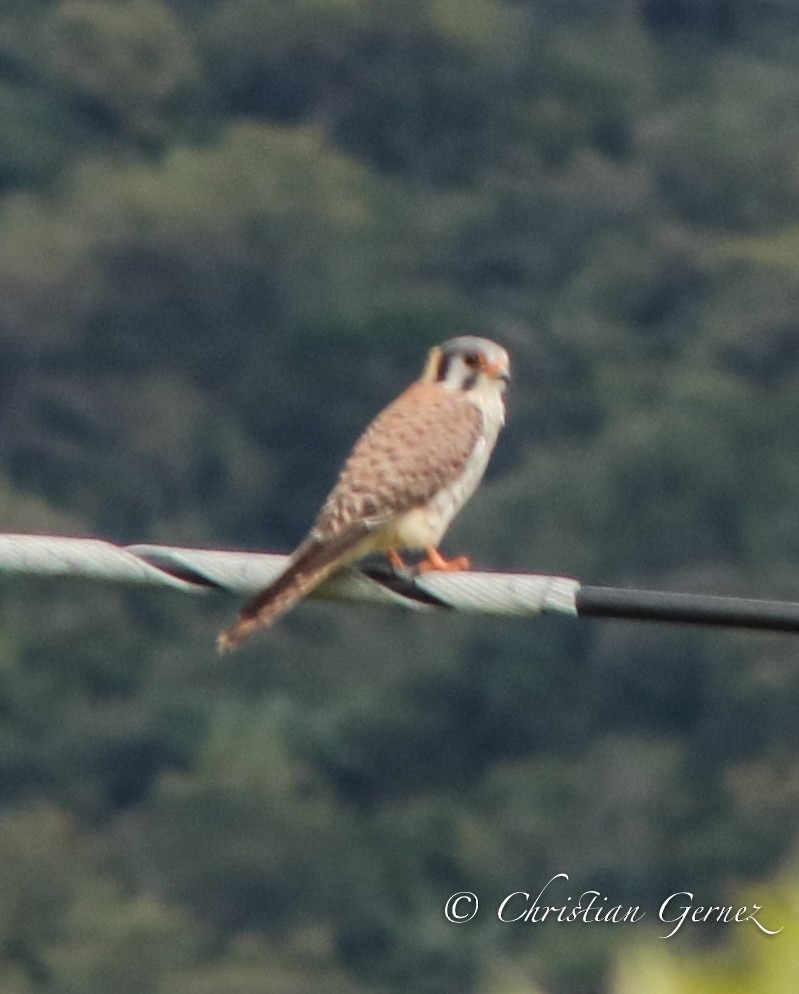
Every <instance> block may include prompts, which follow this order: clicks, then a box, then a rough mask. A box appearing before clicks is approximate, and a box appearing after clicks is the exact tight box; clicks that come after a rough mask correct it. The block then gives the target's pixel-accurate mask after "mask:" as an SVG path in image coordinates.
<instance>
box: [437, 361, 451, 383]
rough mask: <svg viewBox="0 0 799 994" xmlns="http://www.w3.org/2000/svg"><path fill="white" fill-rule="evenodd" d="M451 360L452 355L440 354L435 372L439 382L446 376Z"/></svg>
mask: <svg viewBox="0 0 799 994" xmlns="http://www.w3.org/2000/svg"><path fill="white" fill-rule="evenodd" d="M451 361H452V356H448V355H442V356H441V359H440V361H439V363H438V373H437V374H436V380H438V382H439V383H440V382H441V380H445V379H446V378H447V373H448V372H449V367H450V363H451Z"/></svg>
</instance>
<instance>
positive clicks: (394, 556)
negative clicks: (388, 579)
mask: <svg viewBox="0 0 799 994" xmlns="http://www.w3.org/2000/svg"><path fill="white" fill-rule="evenodd" d="M509 380H510V360H509V358H508V353H507V352H506V351H505V349H503V348H502V347H501V346H500V345H497V344H496V343H495V342H491V341H489V340H488V339H486V338H476V337H474V336H472V335H464V336H462V337H460V338H452V339H450V340H449V341H447V342H444V344H443V345H439V346H436V347H435V348H433V349H431V350H430V353H429V355H428V358H427V362H426V364H425V367H424V371H423V373H422V376H421V378H420V379H419V380H417V381H416V382H415V383H413V384H411V386H409V387H408V389H407V390H405V391H404V392H403V393H401V394H400V396H399V397H397V399H396V400H395V401H394V402H393V403H391V404H389V405H388V407H386V408H385V410H383V411H382V412H381V413H380V414H378V416H377V417H376V418H375V419H374V421H372V423H371V424H370V425H369V426H368V428H367V429H366V431H365V432H364V433H363V435H361V437H360V438H359V439H358V441H357V442H356V444H355V448H354V449H353V450H352V452H351V454H350V456H349V458H348V459H347V461H346V463H345V464H344V468H343V469H342V471H341V474H340V475H339V478H338V481H337V483H336V485H335V486H334V487H333V489H332V490H331V491H330V494H329V495H328V498H327V500H326V501H325V503H324V505H323V506H322V510H321V511H320V512H319V516H318V518H317V519H316V524H315V525H314V526H313V528H312V529H311V530H310V532H309V533H308V536H307V537H306V538H305V539H304V541H303V542H302V543H301V544H300V545H299V547H298V548H297V549H296V551H295V552H294V554H293V555H292V556H291V557H290V559H289V561H288V563H287V565H286V568H285V570H284V571H283V572H282V573H281V574H280V576H278V577H277V578H276V579H275V580H274V581H273V582H272V583H271V584H270V585H269V586H268V587H266V589H264V590H262V591H261V592H260V593H259V594H257V595H256V596H255V597H254V598H253V599H252V600H251V601H250V602H249V603H248V604H246V605H245V607H244V608H242V610H241V612H240V614H239V617H238V619H237V620H236V621H235V622H234V624H233V625H231V626H230V628H228V629H226V630H225V631H224V632H222V633H221V635H220V636H219V639H218V641H217V644H218V647H219V649H220V651H222V652H224V651H226V650H229V649H233V648H235V647H236V646H237V645H238V644H239V643H240V642H241V641H242V640H243V639H245V638H247V636H249V635H251V634H252V632H254V631H255V630H256V629H258V628H263V627H266V626H267V625H271V624H272V623H273V622H274V621H276V620H277V618H279V617H280V616H281V615H282V614H284V613H285V612H286V611H288V610H289V608H291V607H293V605H294V604H295V603H296V602H297V601H298V600H300V598H302V597H304V596H305V595H306V594H308V593H310V592H311V591H312V590H313V589H314V588H315V587H317V586H319V584H320V583H322V582H323V581H324V580H326V579H327V577H328V576H330V574H331V573H333V572H334V571H335V570H337V569H339V568H340V567H341V566H344V565H346V564H348V563H352V562H355V561H356V560H358V559H361V558H362V557H364V556H366V555H369V554H370V553H374V552H384V553H386V554H387V556H388V559H389V562H390V563H391V565H392V566H393V567H394V568H395V569H397V568H403V567H404V563H403V561H402V559H401V558H400V555H399V552H398V550H399V549H424V550H425V551H426V553H427V558H426V559H425V560H424V561H423V562H422V563H420V564H419V566H418V569H420V570H426V569H434V570H441V569H466V568H468V566H469V563H468V560H466V559H465V558H463V557H461V558H460V559H456V560H452V561H450V562H447V561H446V560H445V559H443V558H442V556H441V554H440V553H439V552H438V544H439V542H440V541H441V539H442V537H443V535H444V532H445V531H446V530H447V528H448V527H449V524H450V522H451V521H452V519H453V518H454V517H455V515H456V514H457V513H458V511H459V510H460V509H461V507H463V505H464V504H465V503H466V501H467V500H468V499H469V497H470V496H471V495H472V493H473V492H474V490H475V488H476V487H477V484H478V483H479V482H480V480H481V479H482V476H483V473H484V472H485V468H486V465H487V464H488V459H489V456H490V455H491V451H492V450H493V448H494V444H495V443H496V440H497V435H498V434H499V430H500V428H501V427H502V425H503V424H504V423H505V405H504V403H503V394H504V392H505V388H506V386H507V384H508V382H509Z"/></svg>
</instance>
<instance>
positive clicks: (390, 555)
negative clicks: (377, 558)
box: [386, 549, 408, 573]
mask: <svg viewBox="0 0 799 994" xmlns="http://www.w3.org/2000/svg"><path fill="white" fill-rule="evenodd" d="M386 559H388V561H389V563H391V568H392V569H394V570H396V571H397V572H403V573H404V572H407V570H408V567H407V566H406V565H405V560H404V559H403V558H402V556H401V555H400V554H399V553H398V552H397V550H396V549H389V550H388V552H387V553H386Z"/></svg>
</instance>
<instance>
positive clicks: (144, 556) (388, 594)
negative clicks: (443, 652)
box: [0, 535, 580, 615]
mask: <svg viewBox="0 0 799 994" xmlns="http://www.w3.org/2000/svg"><path fill="white" fill-rule="evenodd" d="M287 559H288V557H287V556H281V555H276V554H274V553H262V552H237V551H222V550H217V549H213V550H212V549H185V548H175V547H172V546H165V545H128V546H119V545H114V544H113V543H111V542H106V541H103V540H101V539H96V538H64V537H61V536H55V535H0V573H27V574H37V575H40V576H82V577H89V578H91V579H94V580H100V581H104V582H106V583H131V584H151V585H155V586H162V587H170V588H172V589H173V590H180V591H183V592H185V593H202V592H204V591H208V590H226V591H229V592H230V593H235V594H241V595H251V594H254V593H256V592H257V591H258V590H261V589H263V588H264V587H265V586H267V584H269V583H270V582H271V580H273V579H274V578H275V577H276V576H277V575H278V573H279V572H280V571H281V570H282V569H283V567H284V565H285V563H286V561H287ZM579 586H580V585H579V583H578V582H577V581H576V580H570V579H567V578H565V577H557V576H539V575H533V574H512V573H482V572H462V573H433V572H431V573H425V574H423V575H422V576H420V577H411V576H410V575H409V576H407V577H406V576H403V575H397V574H394V573H391V572H389V571H383V570H380V569H375V570H361V569H358V568H356V567H347V568H345V569H343V570H340V571H339V572H338V573H337V574H336V575H335V576H333V577H331V578H330V579H329V580H327V581H326V582H325V583H324V584H323V585H322V586H321V587H319V589H318V590H317V591H314V594H312V596H319V597H325V598H335V599H340V600H350V601H353V600H354V601H371V602H374V603H379V604H393V605H395V606H404V607H407V608H412V609H415V610H434V609H436V608H451V609H455V610H458V611H472V612H475V611H476V612H483V613H489V614H506V615H513V614H519V615H520V614H540V613H542V612H549V611H553V612H559V613H565V614H571V615H574V614H576V613H577V612H576V607H575V600H574V599H575V594H576V592H577V590H578V589H579Z"/></svg>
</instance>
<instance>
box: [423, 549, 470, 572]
mask: <svg viewBox="0 0 799 994" xmlns="http://www.w3.org/2000/svg"><path fill="white" fill-rule="evenodd" d="M425 552H426V553H427V559H423V560H422V562H420V563H419V565H418V567H417V568H418V570H419V572H420V573H430V572H432V571H433V570H436V571H439V572H442V573H456V572H458V571H459V570H465V569H469V567H470V566H471V563H470V562H469V560H468V559H467V557H466V556H458V558H457V559H445V558H444V557H443V556H442V555H441V553H440V552H439V551H438V549H436V548H435V547H434V546H432V545H428V546H427V548H426V549H425Z"/></svg>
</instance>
